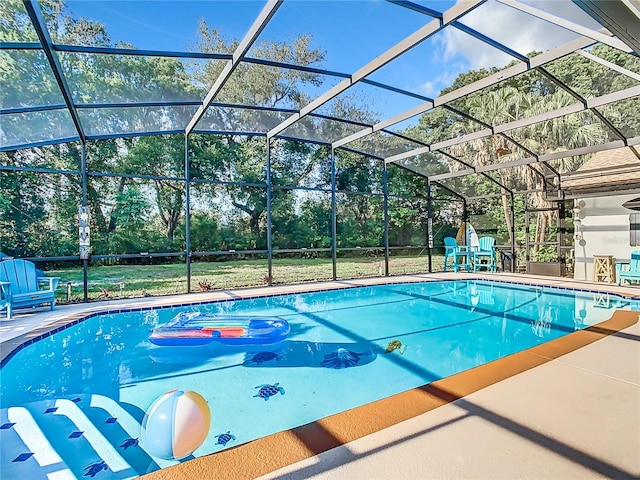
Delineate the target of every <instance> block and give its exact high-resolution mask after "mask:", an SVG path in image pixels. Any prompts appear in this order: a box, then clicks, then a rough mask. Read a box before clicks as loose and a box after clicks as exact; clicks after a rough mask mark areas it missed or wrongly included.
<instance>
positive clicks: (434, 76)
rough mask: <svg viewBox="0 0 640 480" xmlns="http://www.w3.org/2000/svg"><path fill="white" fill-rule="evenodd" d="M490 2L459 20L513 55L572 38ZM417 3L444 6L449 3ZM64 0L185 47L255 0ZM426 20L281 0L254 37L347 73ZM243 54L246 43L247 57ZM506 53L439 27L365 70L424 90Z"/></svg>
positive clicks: (391, 103)
mask: <svg viewBox="0 0 640 480" xmlns="http://www.w3.org/2000/svg"><path fill="white" fill-rule="evenodd" d="M490 1H491V3H493V4H494V5H493V8H492V9H491V10H489V9H488V8H485V7H486V6H487V5H482V6H480V7H479V8H477V9H476V10H474V11H472V12H471V13H470V14H468V15H467V16H465V17H463V18H462V19H461V20H460V21H461V22H462V23H463V24H465V25H466V26H468V27H472V28H474V29H476V30H478V31H479V32H480V33H482V34H484V35H487V36H491V37H493V38H495V39H496V40H498V41H499V42H501V43H505V44H507V46H508V47H510V48H511V49H513V50H515V51H517V52H519V53H522V54H525V55H526V54H528V53H529V52H531V51H533V50H547V49H549V48H552V47H555V46H558V45H561V44H564V43H566V42H567V41H570V40H571V39H573V38H576V34H574V33H572V32H569V31H568V30H565V29H562V28H560V27H557V26H554V25H550V24H549V23H547V22H545V21H543V20H539V19H535V18H532V17H531V16H528V15H526V14H524V13H522V12H519V11H517V10H515V9H513V8H511V7H509V6H506V5H503V4H500V3H495V2H493V0H490ZM416 3H418V4H421V5H423V6H426V7H428V8H431V9H433V10H437V11H445V10H446V9H448V8H450V7H451V6H453V5H454V4H455V1H443V0H440V1H416ZM526 3H528V4H530V5H533V6H536V7H539V8H542V9H544V10H545V11H548V12H550V13H554V14H558V15H569V18H570V19H572V20H573V21H576V22H579V23H580V24H583V25H586V26H589V27H591V28H594V27H595V26H596V24H595V23H593V21H592V20H591V19H590V18H589V17H588V16H586V14H584V13H582V12H581V11H580V10H579V8H578V7H576V6H575V5H574V4H573V3H572V2H569V1H560V0H546V1H541V0H536V1H526ZM67 5H68V10H69V11H70V12H73V14H74V15H75V16H77V17H86V18H91V19H93V20H96V21H98V22H100V23H103V24H104V25H106V27H107V31H108V32H109V34H110V35H111V38H112V39H114V40H115V39H118V40H123V41H125V42H127V43H130V44H132V45H134V46H135V47H137V48H141V49H152V50H168V51H193V50H195V49H196V48H195V45H196V43H197V36H196V31H197V26H198V22H199V21H200V20H201V19H204V20H205V21H206V22H207V24H208V26H209V27H211V28H212V27H216V28H218V29H219V30H220V31H221V32H222V34H223V36H225V37H226V38H228V39H231V38H237V39H240V38H242V37H243V36H244V34H245V32H246V31H247V30H248V29H249V27H250V26H251V24H252V23H253V21H254V19H255V18H256V17H257V16H258V14H259V12H260V11H261V9H262V7H263V5H264V2H262V1H253V0H236V1H219V0H216V1H203V0H183V1H178V2H176V1H169V0H166V1H162V0H161V1H158V0H153V1H152V0H137V1H119V0H115V1H111V0H101V1H90V0H82V1H77V0H76V1H74V0H70V1H68V2H67ZM430 21H432V19H431V18H430V17H428V16H426V15H424V14H421V13H418V12H415V11H412V10H409V9H406V8H402V7H399V6H397V5H394V4H391V3H388V2H385V1H382V0H375V1H364V0H321V1H314V0H285V2H284V3H283V5H282V6H281V7H280V8H279V9H278V11H277V12H276V14H275V16H274V17H273V19H272V20H271V22H270V24H269V25H268V26H267V27H266V28H265V30H264V31H263V32H262V34H261V36H260V38H259V40H258V42H257V43H259V42H260V40H262V39H267V40H271V41H290V40H292V39H294V38H296V37H297V36H299V35H302V34H310V35H312V39H313V41H312V46H313V47H318V48H321V49H323V50H325V51H326V58H325V61H324V62H323V63H322V64H321V65H316V66H318V67H320V68H325V69H328V70H333V71H338V72H343V73H352V72H355V71H356V70H358V69H359V68H360V67H362V66H364V65H366V64H367V63H368V62H370V61H372V60H373V59H374V58H376V57H377V56H378V55H380V54H382V53H384V52H385V51H386V50H387V49H389V48H390V47H392V46H393V45H394V44H396V43H397V42H399V41H400V40H402V39H404V38H406V37H407V36H409V35H410V34H411V33H413V32H415V31H416V30H418V29H419V28H421V27H422V26H423V25H425V24H427V23H429V22H430ZM252 53H253V52H252V51H251V50H250V51H249V53H248V56H252ZM510 60H512V58H511V57H510V56H508V55H506V54H504V53H502V52H500V51H498V50H497V49H495V48H493V47H490V46H488V45H487V44H485V43H483V42H480V41H479V40H477V39H475V38H473V37H471V36H469V35H468V34H466V33H464V32H462V31H461V30H459V29H455V28H446V29H445V30H444V31H442V32H439V33H437V34H436V35H434V36H432V37H431V38H429V39H428V40H426V41H424V42H422V43H421V44H419V45H418V46H416V47H414V48H413V49H411V50H410V51H409V52H407V53H406V54H405V55H403V56H402V57H401V58H399V59H396V60H394V61H393V62H391V63H390V64H388V65H387V66H385V67H383V68H381V69H380V70H378V71H377V72H375V73H374V74H373V75H372V76H371V77H370V78H371V79H372V80H375V81H379V82H381V83H386V84H389V85H393V86H396V87H398V88H401V89H405V90H408V91H410V92H414V93H418V94H420V95H424V96H427V97H432V98H433V97H436V96H437V95H438V93H439V92H440V91H441V90H442V89H443V88H445V87H447V86H449V85H450V84H451V83H452V82H453V80H454V79H455V78H456V76H457V75H458V74H460V73H461V72H466V71H468V70H469V69H477V68H489V67H492V66H497V67H502V66H504V65H506V64H507V63H508V62H509V61H510ZM336 82H337V81H336V80H334V81H333V82H330V83H328V84H327V85H325V86H323V87H321V88H320V89H318V92H317V94H319V93H321V92H322V91H325V90H326V89H327V88H329V87H330V86H331V85H333V84H335V83H336ZM350 90H351V89H350ZM354 90H355V92H356V94H357V95H362V96H364V97H366V98H371V96H374V97H375V96H376V95H378V96H379V95H381V94H380V93H379V92H372V90H373V89H371V88H367V87H366V86H363V85H360V86H359V87H358V88H357V89H354ZM314 94H315V92H314ZM374 101H375V103H376V105H377V106H378V108H377V110H383V111H384V114H383V117H385V118H387V117H391V116H394V115H396V114H398V113H401V112H403V111H405V110H407V109H409V108H412V107H414V106H416V105H417V104H420V103H422V102H421V101H419V100H415V99H411V98H405V97H403V96H400V95H392V94H384V99H382V98H375V99H374ZM378 102H379V103H378ZM319 113H323V112H319Z"/></svg>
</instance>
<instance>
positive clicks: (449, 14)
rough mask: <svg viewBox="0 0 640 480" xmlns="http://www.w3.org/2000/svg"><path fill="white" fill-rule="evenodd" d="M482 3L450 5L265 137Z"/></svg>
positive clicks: (480, 0)
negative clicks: (435, 17) (440, 13)
mask: <svg viewBox="0 0 640 480" xmlns="http://www.w3.org/2000/svg"><path fill="white" fill-rule="evenodd" d="M484 2H486V0H467V1H463V2H460V3H458V4H456V5H454V6H453V7H451V8H450V9H448V10H447V11H446V12H444V13H443V14H442V19H435V20H433V21H431V22H429V23H428V24H426V25H425V26H424V27H422V28H420V29H418V30H417V31H415V32H414V33H412V34H411V35H409V36H408V37H407V38H405V39H404V40H402V41H400V42H398V43H397V44H395V45H394V46H393V47H391V48H390V49H389V50H387V51H386V52H384V53H382V54H381V55H379V56H378V57H376V58H375V59H374V60H372V61H371V62H369V63H367V64H366V65H364V66H363V67H362V68H360V69H359V70H357V71H356V72H354V73H353V74H352V75H351V76H350V77H349V78H348V79H345V80H343V81H342V82H340V83H338V84H337V85H336V86H334V87H333V88H330V89H329V90H328V91H326V92H325V93H323V94H322V95H320V96H319V97H317V98H316V99H315V100H313V101H312V102H311V103H309V104H307V105H306V106H305V107H303V108H302V109H301V110H300V113H298V114H294V115H292V116H291V117H289V118H288V119H286V120H285V121H283V122H282V123H280V125H277V126H276V127H274V128H272V129H271V130H270V131H269V132H268V133H267V137H269V138H271V137H273V136H275V135H277V134H279V133H280V132H282V131H283V130H285V129H286V128H287V127H289V126H291V125H293V124H294V123H295V122H297V121H298V120H300V119H301V118H303V117H304V116H305V115H307V114H309V113H311V112H313V111H314V110H316V109H318V108H320V107H321V106H322V105H324V104H325V103H328V102H329V101H330V100H332V99H333V98H335V97H336V96H338V95H339V94H340V93H342V92H343V91H345V90H347V89H348V88H350V87H351V86H353V85H355V84H356V83H358V82H359V81H361V80H364V79H365V77H367V76H368V75H370V74H372V73H373V72H375V71H376V70H378V69H380V68H382V67H384V66H385V65H386V64H388V63H389V62H391V61H392V60H394V59H396V58H397V57H399V56H400V55H402V54H403V53H404V52H406V51H407V50H409V49H411V48H413V47H415V46H416V45H418V44H419V43H420V42H423V41H424V40H426V39H427V38H429V37H431V36H432V35H434V34H436V33H438V32H439V31H441V30H442V29H443V28H444V27H446V26H447V25H449V24H450V23H452V22H454V21H455V20H457V19H458V18H459V17H461V16H463V15H465V14H466V13H468V12H470V11H471V10H473V9H475V8H476V7H478V6H479V5H481V4H482V3H484Z"/></svg>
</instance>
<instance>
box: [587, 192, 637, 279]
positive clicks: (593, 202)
mask: <svg viewBox="0 0 640 480" xmlns="http://www.w3.org/2000/svg"><path fill="white" fill-rule="evenodd" d="M639 194H640V192H638V193H635V194H631V195H620V196H608V197H594V198H584V199H581V200H576V201H575V205H576V206H579V207H580V211H579V212H578V213H577V214H576V213H574V218H576V217H577V218H579V219H580V224H578V223H576V226H575V231H576V234H577V235H579V237H578V238H576V239H575V267H574V278H575V279H578V280H593V256H594V255H612V256H613V257H614V262H615V261H618V262H628V261H629V257H630V253H631V251H632V250H636V249H637V248H639V247H632V246H631V245H629V215H630V214H631V213H634V212H633V210H629V209H627V208H624V207H623V206H622V204H623V203H625V202H626V201H628V200H632V199H634V198H637V197H638V196H639Z"/></svg>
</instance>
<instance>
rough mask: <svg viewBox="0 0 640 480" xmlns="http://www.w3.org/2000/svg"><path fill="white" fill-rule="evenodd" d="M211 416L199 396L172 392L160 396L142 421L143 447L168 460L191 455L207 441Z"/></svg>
mask: <svg viewBox="0 0 640 480" xmlns="http://www.w3.org/2000/svg"><path fill="white" fill-rule="evenodd" d="M210 423H211V414H210V412H209V406H208V405H207V401H206V400H205V399H204V398H203V397H202V395H200V394H199V393H196V392H193V391H190V390H187V391H182V390H171V391H170V392H167V393H165V394H164V395H162V396H161V397H159V398H158V399H157V400H156V401H155V402H153V404H152V405H151V406H150V407H149V409H148V410H147V412H146V414H145V416H144V419H143V420H142V434H141V437H142V438H141V440H142V447H143V448H144V449H145V450H146V451H147V452H148V453H150V454H151V455H154V456H156V457H158V458H164V459H165V460H180V459H182V458H185V457H187V456H189V455H191V454H192V453H193V452H194V450H196V449H197V448H198V447H199V446H200V445H202V442H204V440H205V439H206V438H207V434H208V433H209V425H210Z"/></svg>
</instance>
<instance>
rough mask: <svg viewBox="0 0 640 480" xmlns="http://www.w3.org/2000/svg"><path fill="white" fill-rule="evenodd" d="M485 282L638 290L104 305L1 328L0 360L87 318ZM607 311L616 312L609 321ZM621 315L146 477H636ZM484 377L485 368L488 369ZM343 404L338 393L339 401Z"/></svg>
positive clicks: (44, 314) (627, 339)
mask: <svg viewBox="0 0 640 480" xmlns="http://www.w3.org/2000/svg"><path fill="white" fill-rule="evenodd" d="M454 278H455V279H464V278H488V279H496V280H501V281H514V282H523V283H529V284H540V285H555V286H566V287H569V288H578V289H583V290H593V291H596V290H598V291H606V292H610V293H619V294H622V295H631V296H635V297H638V296H640V289H638V288H637V287H617V286H615V285H608V284H601V283H599V284H595V283H591V282H575V281H569V280H567V279H559V278H555V277H538V276H535V277H534V276H525V275H510V274H491V275H490V276H485V275H480V274H469V275H467V274H460V273H458V274H444V273H439V274H429V275H424V276H422V275H412V276H406V277H391V278H376V279H358V280H352V281H341V282H325V283H322V284H303V285H287V286H276V287H268V288H267V287H264V288H259V289H250V290H249V289H247V290H237V291H234V292H212V293H202V294H201V293H199V294H192V295H190V296H172V297H160V298H151V299H149V298H145V299H137V300H123V301H117V300H112V301H110V302H101V303H100V304H97V303H95V304H82V305H70V306H60V307H58V308H57V309H56V310H55V311H53V312H49V311H46V310H44V309H39V310H36V311H35V312H28V313H24V314H18V315H16V316H15V318H14V319H13V320H2V321H1V322H0V339H1V340H2V343H1V344H0V348H1V353H2V358H4V357H6V355H8V353H9V351H10V350H12V349H13V348H15V345H16V344H21V343H22V342H24V341H25V340H27V339H29V338H30V337H32V338H36V337H37V336H39V335H41V334H42V332H43V331H46V330H48V329H51V328H57V327H58V326H59V325H60V324H62V323H66V322H68V321H69V318H78V317H80V316H84V315H86V314H88V313H93V312H96V311H102V310H105V309H117V308H118V307H121V308H126V307H127V306H131V305H132V304H135V305H136V306H140V305H148V306H151V305H163V304H181V303H187V302H189V301H191V302H201V301H205V300H213V299H220V298H242V297H246V296H257V295H265V294H277V293H290V292H294V291H300V290H303V291H311V290H318V289H329V288H344V287H346V286H351V285H365V284H376V283H389V282H402V281H424V280H437V279H454ZM613 311H614V310H613V309H612V313H613ZM638 315H639V313H638V312H621V313H619V314H616V315H615V316H614V317H613V318H612V319H611V320H609V321H607V322H604V323H603V324H599V325H598V326H597V327H594V328H591V329H589V330H587V331H579V332H576V333H572V334H570V335H567V336H565V337H562V338H560V339H557V340H554V341H552V342H549V343H548V344H544V345H540V346H538V347H534V348H533V349H529V350H527V351H525V352H520V353H519V354H515V355H511V356H509V357H506V358H504V359H500V360H498V361H496V362H491V363H490V364H487V365H486V366H483V367H478V368H476V369H472V370H468V371H466V372H462V373H461V374H458V375H455V376H454V377H450V378H449V379H444V380H442V381H439V382H434V384H431V385H430V386H428V387H423V388H420V389H414V390H412V391H409V392H405V393H403V394H400V395H397V396H394V397H390V398H389V399H383V400H381V401H378V402H373V403H372V404H369V405H366V406H364V407H360V408H358V409H354V410H352V411H349V412H343V413H342V414H338V415H335V416H332V417H328V418H327V419H322V420H319V421H317V422H314V423H313V424H309V425H305V426H303V427H299V428H297V429H294V430H291V431H287V432H281V433H279V434H275V435H272V436H269V437H265V438H263V439H259V440H256V441H254V442H250V443H248V444H244V445H240V446H238V447H236V448H231V449H228V450H225V451H223V452H220V453H217V454H213V455H208V456H205V457H200V458H198V459H196V460H192V461H189V462H185V463H182V464H180V465H177V466H175V467H170V468H168V469H163V470H160V471H157V472H154V473H152V474H149V475H147V476H145V477H144V478H149V479H153V480H156V479H172V480H174V479H193V478H203V479H208V478H218V477H219V476H224V477H226V478H234V479H235V478H263V479H275V478H291V479H298V478H323V479H325V478H327V479H330V478H334V479H356V478H362V479H377V478H393V479H400V478H554V479H555V478H638V476H640V454H639V453H638V452H640V342H639V340H640V326H639V325H638ZM485 367H486V368H485ZM337 394H338V395H339V392H337Z"/></svg>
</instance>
